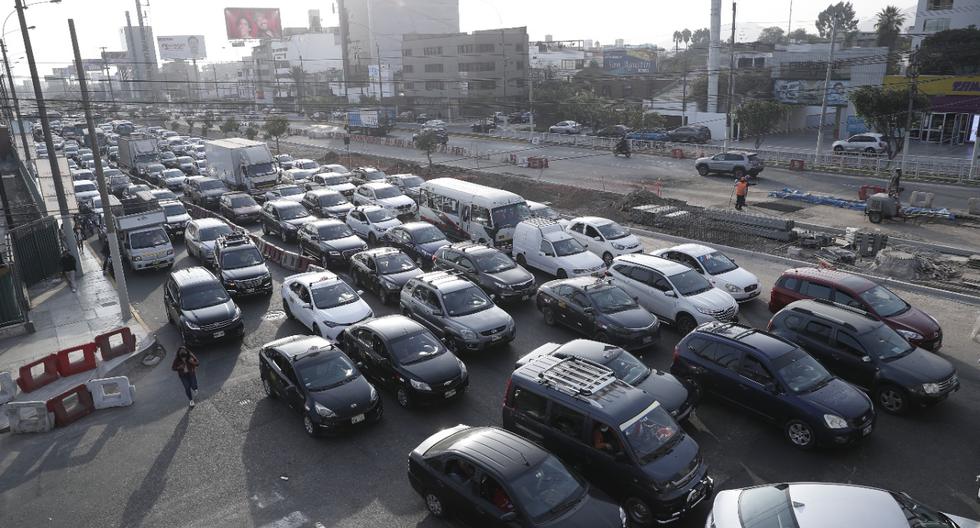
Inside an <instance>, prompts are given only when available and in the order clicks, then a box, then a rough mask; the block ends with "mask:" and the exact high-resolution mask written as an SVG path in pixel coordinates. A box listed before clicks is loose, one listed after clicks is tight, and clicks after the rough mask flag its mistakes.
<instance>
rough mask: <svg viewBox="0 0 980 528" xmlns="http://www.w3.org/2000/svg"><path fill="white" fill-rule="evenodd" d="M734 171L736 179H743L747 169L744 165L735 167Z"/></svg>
mask: <svg viewBox="0 0 980 528" xmlns="http://www.w3.org/2000/svg"><path fill="white" fill-rule="evenodd" d="M733 172H734V174H735V179H736V180H738V179H741V178H742V177H743V176H745V169H743V168H742V167H735V170H734V171H733Z"/></svg>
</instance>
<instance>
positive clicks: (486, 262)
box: [475, 251, 517, 273]
mask: <svg viewBox="0 0 980 528" xmlns="http://www.w3.org/2000/svg"><path fill="white" fill-rule="evenodd" d="M475 260H476V267H477V268H479V270H480V271H482V272H483V273H499V272H501V271H507V270H511V269H514V268H515V267H517V266H516V265H515V264H514V261H513V260H510V257H508V256H507V255H504V254H503V253H500V252H499V251H489V252H487V253H486V254H484V255H479V256H477V257H476V258H475Z"/></svg>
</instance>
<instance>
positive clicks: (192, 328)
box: [184, 319, 201, 330]
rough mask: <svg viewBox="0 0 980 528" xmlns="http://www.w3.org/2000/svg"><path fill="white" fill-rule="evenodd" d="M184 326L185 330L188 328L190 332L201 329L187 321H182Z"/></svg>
mask: <svg viewBox="0 0 980 528" xmlns="http://www.w3.org/2000/svg"><path fill="white" fill-rule="evenodd" d="M184 324H185V325H186V326H187V328H190V329H191V330H200V329H201V327H200V326H198V325H196V324H194V323H192V322H190V321H188V320H187V319H184Z"/></svg>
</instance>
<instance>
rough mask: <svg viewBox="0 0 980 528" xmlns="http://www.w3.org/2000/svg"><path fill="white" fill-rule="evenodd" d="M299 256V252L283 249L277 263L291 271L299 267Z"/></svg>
mask: <svg viewBox="0 0 980 528" xmlns="http://www.w3.org/2000/svg"><path fill="white" fill-rule="evenodd" d="M299 258H300V257H299V254H298V253H293V252H292V251H283V252H282V254H281V255H280V256H279V260H278V261H277V263H278V264H279V265H280V266H282V267H284V268H286V269H288V270H290V271H296V270H298V269H299Z"/></svg>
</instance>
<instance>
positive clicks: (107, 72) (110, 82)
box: [102, 46, 116, 104]
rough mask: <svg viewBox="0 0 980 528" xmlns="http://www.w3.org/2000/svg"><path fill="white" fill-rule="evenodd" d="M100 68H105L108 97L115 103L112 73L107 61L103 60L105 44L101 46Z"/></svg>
mask: <svg viewBox="0 0 980 528" xmlns="http://www.w3.org/2000/svg"><path fill="white" fill-rule="evenodd" d="M102 68H103V69H104V70H105V82H106V83H108V84H109V99H110V100H111V101H112V104H116V94H114V93H112V75H111V74H110V73H109V63H108V62H106V60H105V46H102Z"/></svg>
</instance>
